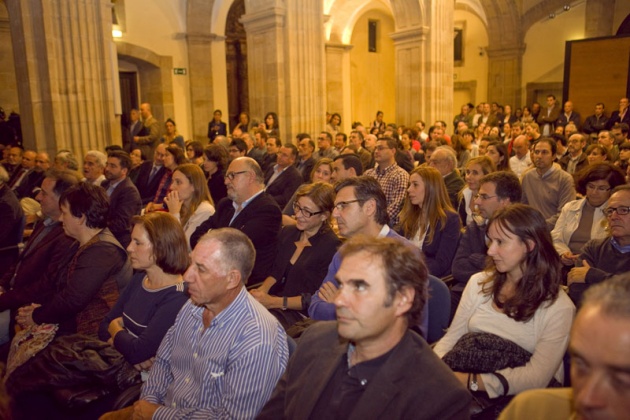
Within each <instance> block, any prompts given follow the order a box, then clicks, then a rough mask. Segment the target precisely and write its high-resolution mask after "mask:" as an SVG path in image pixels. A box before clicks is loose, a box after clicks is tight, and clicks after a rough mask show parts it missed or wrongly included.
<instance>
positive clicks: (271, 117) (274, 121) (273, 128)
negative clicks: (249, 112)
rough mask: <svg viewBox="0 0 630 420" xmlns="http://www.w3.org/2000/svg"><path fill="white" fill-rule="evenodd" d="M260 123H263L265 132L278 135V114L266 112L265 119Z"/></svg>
mask: <svg viewBox="0 0 630 420" xmlns="http://www.w3.org/2000/svg"><path fill="white" fill-rule="evenodd" d="M262 125H264V127H263V129H264V130H265V132H266V133H267V134H275V135H276V136H279V135H280V124H279V122H278V114H276V113H275V112H267V115H265V121H264V123H263V124H262Z"/></svg>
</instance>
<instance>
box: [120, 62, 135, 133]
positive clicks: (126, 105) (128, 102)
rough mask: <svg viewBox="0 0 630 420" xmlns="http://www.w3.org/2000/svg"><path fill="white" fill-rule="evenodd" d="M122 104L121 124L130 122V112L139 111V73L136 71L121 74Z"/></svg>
mask: <svg viewBox="0 0 630 420" xmlns="http://www.w3.org/2000/svg"><path fill="white" fill-rule="evenodd" d="M118 77H119V79H120V102H121V105H122V118H121V123H122V124H123V126H124V125H125V122H128V119H129V112H130V111H131V109H132V108H136V109H138V105H140V104H139V103H138V73H136V72H135V71H121V72H119V76H118Z"/></svg>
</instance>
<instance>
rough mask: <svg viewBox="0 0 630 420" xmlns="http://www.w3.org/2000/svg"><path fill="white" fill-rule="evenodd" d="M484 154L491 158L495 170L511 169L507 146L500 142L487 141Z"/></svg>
mask: <svg viewBox="0 0 630 420" xmlns="http://www.w3.org/2000/svg"><path fill="white" fill-rule="evenodd" d="M485 156H488V157H489V158H490V159H491V160H492V163H494V166H496V168H497V171H511V169H510V156H509V155H508V152H507V147H506V146H505V144H503V143H502V142H500V141H496V140H495V141H491V142H490V143H488V146H487V147H486V154H485Z"/></svg>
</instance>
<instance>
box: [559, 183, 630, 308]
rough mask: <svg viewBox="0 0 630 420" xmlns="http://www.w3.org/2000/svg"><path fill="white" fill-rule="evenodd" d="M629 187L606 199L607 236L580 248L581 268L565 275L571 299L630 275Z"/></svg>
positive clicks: (623, 186) (624, 186) (615, 191)
mask: <svg viewBox="0 0 630 420" xmlns="http://www.w3.org/2000/svg"><path fill="white" fill-rule="evenodd" d="M629 213H630V185H620V186H618V187H617V188H615V189H614V190H613V193H612V195H611V196H610V198H609V199H608V205H607V207H606V208H605V209H604V214H605V215H606V218H607V219H608V227H609V229H610V236H608V237H607V238H604V239H592V240H590V241H588V242H587V243H586V245H584V248H582V254H581V255H580V261H581V267H578V266H576V267H574V268H573V269H571V271H570V272H569V275H568V283H569V285H570V286H571V289H570V290H571V292H572V293H571V298H573V299H574V300H580V298H581V294H582V293H583V292H584V290H585V289H587V288H588V287H589V286H590V285H592V284H594V283H600V282H602V281H604V280H606V279H608V278H610V277H612V276H613V275H615V274H621V273H624V272H628V271H630V214H629Z"/></svg>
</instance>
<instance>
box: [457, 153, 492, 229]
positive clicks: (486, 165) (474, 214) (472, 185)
mask: <svg viewBox="0 0 630 420" xmlns="http://www.w3.org/2000/svg"><path fill="white" fill-rule="evenodd" d="M496 170H497V169H496V167H495V166H494V163H493V162H492V160H491V159H490V158H489V157H488V156H478V157H475V158H472V159H470V160H469V161H468V164H467V165H466V170H465V172H464V173H465V177H464V179H465V180H466V186H465V187H464V188H462V190H461V191H460V192H459V194H457V198H458V203H459V204H458V207H457V213H458V214H459V217H460V219H461V222H462V225H464V226H466V225H467V224H468V223H471V222H472V221H473V220H476V219H479V212H478V211H477V205H476V204H475V196H476V195H477V193H478V191H479V180H480V179H481V178H482V177H483V176H484V175H488V174H489V173H491V172H495V171H496Z"/></svg>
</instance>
